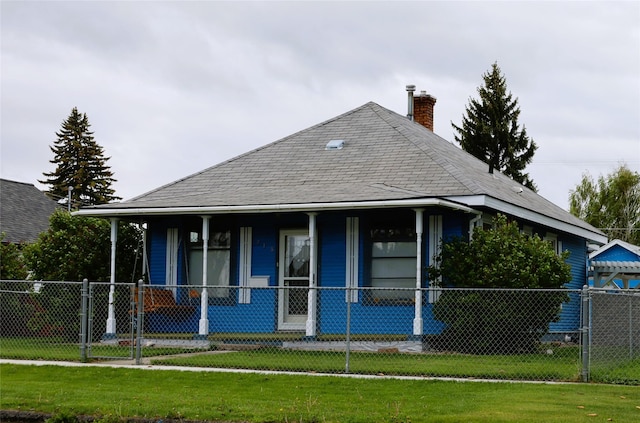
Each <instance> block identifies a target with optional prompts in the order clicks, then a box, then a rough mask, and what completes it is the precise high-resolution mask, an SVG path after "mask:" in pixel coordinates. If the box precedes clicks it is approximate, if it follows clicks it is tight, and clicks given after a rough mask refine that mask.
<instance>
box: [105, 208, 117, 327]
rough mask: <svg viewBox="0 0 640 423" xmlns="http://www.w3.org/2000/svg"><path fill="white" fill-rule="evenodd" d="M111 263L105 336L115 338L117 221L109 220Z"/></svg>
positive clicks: (115, 219) (114, 219)
mask: <svg viewBox="0 0 640 423" xmlns="http://www.w3.org/2000/svg"><path fill="white" fill-rule="evenodd" d="M110 240H111V263H110V269H111V270H110V272H109V273H110V274H109V281H110V286H109V306H108V311H107V316H108V317H107V328H106V331H105V332H106V335H107V336H108V337H115V334H116V312H115V302H114V301H115V287H116V285H115V284H116V245H117V242H118V219H117V218H112V219H111V238H110Z"/></svg>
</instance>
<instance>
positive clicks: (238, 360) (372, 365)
mask: <svg viewBox="0 0 640 423" xmlns="http://www.w3.org/2000/svg"><path fill="white" fill-rule="evenodd" d="M158 338H160V337H158ZM174 338H175V336H174V337H172V339H174ZM176 339H177V338H176ZM185 339H187V338H185ZM240 341H242V339H241V340H240ZM260 341H261V343H262V345H265V342H266V341H265V339H260ZM267 341H268V340H267ZM218 342H219V341H217V340H212V343H213V344H212V345H213V346H212V347H211V350H207V349H193V348H192V349H186V348H184V347H168V346H164V347H157V346H156V347H143V348H142V357H143V358H144V359H148V360H150V361H151V363H153V364H157V365H177V366H186V367H205V368H207V367H208V368H211V367H217V368H231V369H254V370H278V371H294V372H317V373H347V365H346V360H345V359H346V354H345V352H344V351H297V350H287V349H282V348H279V347H273V346H262V347H259V346H256V347H257V349H248V350H243V351H234V352H224V353H222V352H220V351H216V347H215V345H217V344H218ZM226 342H229V341H228V340H227V341H226ZM240 344H242V342H240ZM244 345H245V346H248V347H249V348H251V343H248V344H244ZM550 348H553V350H552V351H551V350H550V351H551V352H552V354H547V349H550ZM130 354H131V347H130V346H127V345H118V344H116V345H106V344H100V343H94V344H93V345H92V347H91V355H92V356H93V357H96V359H94V360H93V361H95V360H101V359H104V357H111V358H121V359H128V358H130V357H131V355H130ZM0 358H7V359H20V360H52V361H80V350H79V346H78V344H74V343H69V342H55V340H53V339H47V343H43V340H42V339H29V338H2V339H0ZM89 361H92V360H89ZM348 373H354V374H369V375H379V374H384V375H401V376H434V377H454V378H479V379H498V380H504V379H510V380H537V381H571V382H575V381H580V380H581V360H580V353H579V349H578V347H576V346H560V347H557V346H556V347H550V346H543V347H541V351H540V352H539V353H536V354H518V355H485V356H482V355H467V354H430V353H424V354H411V353H394V352H392V351H390V352H384V353H379V352H352V353H351V354H350V360H349V366H348ZM591 380H592V381H595V382H605V383H617V384H628V385H640V359H636V360H634V361H630V362H615V363H608V362H605V363H600V364H599V365H598V366H593V367H592V373H591Z"/></svg>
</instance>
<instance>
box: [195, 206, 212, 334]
mask: <svg viewBox="0 0 640 423" xmlns="http://www.w3.org/2000/svg"><path fill="white" fill-rule="evenodd" d="M209 219H211V216H202V292H201V293H200V324H199V329H198V335H199V336H202V337H206V336H207V335H209V293H208V292H207V256H208V255H209V254H208V251H207V250H208V248H209Z"/></svg>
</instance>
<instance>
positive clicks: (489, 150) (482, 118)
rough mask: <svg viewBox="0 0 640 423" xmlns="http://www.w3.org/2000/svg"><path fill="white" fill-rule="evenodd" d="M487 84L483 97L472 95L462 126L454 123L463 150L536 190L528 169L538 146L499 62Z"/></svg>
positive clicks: (481, 94) (493, 68)
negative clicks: (475, 97) (528, 130)
mask: <svg viewBox="0 0 640 423" xmlns="http://www.w3.org/2000/svg"><path fill="white" fill-rule="evenodd" d="M482 77H483V79H484V86H482V87H479V88H478V94H479V95H480V99H479V100H478V99H474V98H471V99H470V100H469V104H468V106H467V108H466V116H463V118H462V127H459V126H456V125H455V124H454V123H453V122H452V123H451V125H452V126H453V128H454V129H455V130H456V131H457V132H458V135H456V136H455V139H456V141H457V142H458V143H459V144H460V146H461V147H462V149H463V150H464V151H466V152H468V153H470V154H472V155H474V156H475V157H477V158H479V159H480V160H482V161H484V162H485V163H487V164H488V165H489V173H493V171H494V170H497V171H499V172H502V173H504V174H505V175H507V176H510V177H511V178H513V180H514V181H516V182H519V183H521V184H522V185H524V186H526V187H528V188H530V189H532V190H534V191H536V189H537V188H536V185H535V184H534V183H533V181H532V180H531V179H530V178H529V175H528V174H527V173H525V172H524V169H525V167H526V166H527V164H529V163H530V162H531V160H532V159H533V154H534V153H535V151H536V149H537V148H538V146H537V145H536V144H535V142H534V141H533V140H532V139H531V138H529V137H528V136H527V131H526V129H525V127H524V125H523V126H522V130H520V125H519V124H518V117H519V115H520V107H519V106H518V99H517V98H515V99H514V98H513V96H512V94H511V92H509V93H507V82H506V79H505V77H504V76H503V75H502V73H501V71H500V68H499V67H498V64H497V63H494V64H493V65H492V67H491V71H490V72H487V73H485V74H484V75H483V76H482Z"/></svg>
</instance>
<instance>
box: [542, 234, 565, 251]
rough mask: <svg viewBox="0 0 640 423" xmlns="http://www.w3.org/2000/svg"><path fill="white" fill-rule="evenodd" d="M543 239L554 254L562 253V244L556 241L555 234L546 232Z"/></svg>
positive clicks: (556, 236)
mask: <svg viewBox="0 0 640 423" xmlns="http://www.w3.org/2000/svg"><path fill="white" fill-rule="evenodd" d="M543 239H544V240H545V241H547V242H548V243H549V244H551V248H553V251H555V252H556V254H561V253H562V242H561V241H559V240H558V235H557V234H554V233H551V232H547V233H546V234H545V236H544V238H543Z"/></svg>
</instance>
